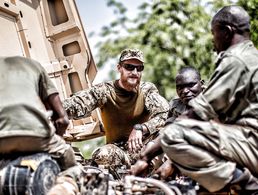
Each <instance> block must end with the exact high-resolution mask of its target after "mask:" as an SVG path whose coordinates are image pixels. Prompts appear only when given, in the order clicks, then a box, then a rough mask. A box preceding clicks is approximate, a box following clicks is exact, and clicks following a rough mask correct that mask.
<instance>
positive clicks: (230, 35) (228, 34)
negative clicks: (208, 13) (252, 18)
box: [225, 25, 235, 40]
mask: <svg viewBox="0 0 258 195" xmlns="http://www.w3.org/2000/svg"><path fill="white" fill-rule="evenodd" d="M234 33H235V30H234V29H233V27H231V26H229V25H226V26H225V36H226V37H225V38H226V39H227V40H231V39H232V38H233V36H234Z"/></svg>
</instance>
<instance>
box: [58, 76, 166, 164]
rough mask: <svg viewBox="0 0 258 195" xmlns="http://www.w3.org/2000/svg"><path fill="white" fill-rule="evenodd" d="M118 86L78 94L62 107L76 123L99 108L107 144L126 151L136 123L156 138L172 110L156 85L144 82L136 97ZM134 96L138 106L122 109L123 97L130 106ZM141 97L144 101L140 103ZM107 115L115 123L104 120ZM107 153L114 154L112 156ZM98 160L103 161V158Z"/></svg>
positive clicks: (112, 84) (105, 85)
mask: <svg viewBox="0 0 258 195" xmlns="http://www.w3.org/2000/svg"><path fill="white" fill-rule="evenodd" d="M117 82H118V81H108V82H103V83H100V84H98V85H95V86H93V87H92V88H90V89H88V90H84V91H81V92H78V93H76V94H75V95H74V96H72V97H71V98H68V99H66V100H65V101H64V102H63V106H64V108H65V110H66V111H67V113H68V116H69V117H70V118H74V119H78V118H82V117H85V116H89V115H90V113H91V112H92V111H93V110H94V109H96V108H100V109H101V114H102V119H103V118H104V119H103V123H104V128H105V132H106V137H107V143H108V144H113V143H116V144H118V145H119V147H120V148H121V147H122V146H123V147H124V148H125V151H126V145H125V143H126V142H127V140H128V138H129V135H130V132H131V130H132V129H133V125H134V124H137V123H140V124H143V125H145V126H146V127H147V128H148V130H149V132H150V135H154V134H156V132H157V131H158V127H161V126H163V125H164V123H165V120H166V118H167V112H168V108H169V106H168V103H167V101H166V100H165V99H164V98H163V97H162V96H160V95H159V93H158V90H157V88H156V87H155V86H154V84H152V83H150V82H141V83H140V85H139V92H138V94H135V95H132V94H127V93H128V92H125V91H122V90H120V89H118V87H117V85H116V83H117ZM134 96H136V100H134V101H135V104H134V103H133V104H132V105H130V108H127V107H123V104H124V102H123V101H124V99H122V101H120V100H119V99H120V98H121V97H128V98H129V99H128V100H126V101H127V102H129V103H130V101H131V99H133V98H134ZM131 97H132V98H131ZM140 97H141V98H142V99H140V101H138V99H139V98H140ZM130 98H131V99H130ZM134 99H135V98H134ZM119 101H120V102H119ZM139 102H140V103H139ZM138 103H139V104H142V108H141V106H137V105H136V104H138ZM110 106H111V109H110ZM139 107H140V108H139ZM106 109H109V110H108V111H109V112H108V113H106V111H107V110H106ZM112 109H113V110H112ZM127 109H131V111H130V112H128V113H123V114H120V112H127ZM112 111H113V112H112ZM135 113H137V115H135V116H133V114H135ZM105 114H106V115H105ZM103 115H104V117H103ZM107 115H108V116H109V115H114V117H113V119H109V120H105V117H108V116H107ZM131 115H132V116H131ZM109 117H110V116H109ZM110 125H111V127H110ZM112 125H113V126H112ZM118 127H119V128H118ZM143 141H144V140H143ZM120 143H122V144H120ZM105 147H107V148H105ZM110 149H111V148H110V146H104V150H106V151H110ZM116 149H117V147H115V146H113V149H112V150H116ZM98 153H99V152H98ZM108 153H110V154H111V153H113V152H108ZM118 153H119V154H120V153H121V152H120V151H119V150H118ZM126 153H127V152H126ZM101 154H102V152H101ZM103 154H106V152H105V151H104V152H103ZM104 156H105V155H104ZM99 158H100V159H104V158H102V157H99ZM126 158H128V157H126ZM126 158H125V159H126ZM130 160H132V159H130ZM103 161H105V160H103ZM111 163H112V162H111Z"/></svg>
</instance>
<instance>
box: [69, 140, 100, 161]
mask: <svg viewBox="0 0 258 195" xmlns="http://www.w3.org/2000/svg"><path fill="white" fill-rule="evenodd" d="M104 144H105V139H104V137H99V138H95V139H91V140H86V141H82V142H73V144H72V145H73V146H74V147H77V148H80V151H81V153H82V155H83V157H84V158H85V159H90V158H91V154H92V152H93V151H94V150H95V149H96V148H98V147H100V146H103V145H104Z"/></svg>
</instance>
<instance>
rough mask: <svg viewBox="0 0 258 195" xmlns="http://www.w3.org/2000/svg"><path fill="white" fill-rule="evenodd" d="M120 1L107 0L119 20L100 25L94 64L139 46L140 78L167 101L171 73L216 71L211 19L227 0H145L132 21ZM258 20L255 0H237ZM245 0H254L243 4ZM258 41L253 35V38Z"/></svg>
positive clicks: (172, 79)
mask: <svg viewBox="0 0 258 195" xmlns="http://www.w3.org/2000/svg"><path fill="white" fill-rule="evenodd" d="M121 2H122V1H118V0H107V4H108V5H109V6H111V7H113V9H114V13H115V14H116V15H117V20H115V21H114V22H112V23H111V24H110V25H109V26H105V27H103V31H102V36H104V37H105V38H106V41H104V42H102V43H99V45H98V46H99V49H100V50H99V51H100V52H99V56H98V59H99V61H98V65H99V66H102V65H103V64H105V63H106V62H107V61H108V60H109V59H111V58H114V59H116V60H118V59H117V58H118V55H119V53H120V52H121V50H123V49H125V48H128V47H129V48H139V49H141V50H143V52H144V54H145V70H144V75H143V79H144V80H148V81H151V82H153V83H155V85H156V86H157V87H158V89H159V91H160V93H161V94H162V95H163V96H165V97H166V98H167V99H170V98H171V97H172V96H174V95H175V90H174V87H175V84H174V83H175V76H176V73H177V71H178V70H179V69H180V67H182V66H186V65H188V66H194V67H196V68H197V69H198V70H199V71H200V72H201V75H202V77H203V79H205V80H207V78H209V76H210V74H211V73H212V72H213V70H214V57H215V56H214V52H213V46H212V41H211V39H212V35H211V33H210V20H211V17H212V15H213V14H214V12H215V11H217V9H218V8H220V7H222V6H223V5H226V4H229V3H231V1H230V0H228V1H226V0H216V1H207V0H206V1H205V0H156V1H151V2H149V1H148V2H145V3H143V4H142V5H141V6H140V7H139V14H138V16H137V17H136V18H134V19H131V18H128V17H127V16H126V12H127V10H126V8H125V7H124V5H123V4H122V3H121ZM239 2H242V4H245V5H246V6H247V7H248V10H249V12H250V13H252V15H253V17H256V21H254V22H253V26H254V27H257V14H256V13H255V10H257V9H256V8H257V3H255V2H257V0H251V1H246V2H245V0H240V1H239ZM247 2H252V3H251V4H250V3H247ZM253 38H254V39H256V41H257V33H256V34H255V36H254V37H253Z"/></svg>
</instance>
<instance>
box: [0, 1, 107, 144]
mask: <svg viewBox="0 0 258 195" xmlns="http://www.w3.org/2000/svg"><path fill="white" fill-rule="evenodd" d="M0 24H1V28H0V35H1V36H0V55H1V56H13V55H20V56H25V57H29V58H33V59H36V60H37V61H39V62H40V63H41V64H42V65H43V66H44V67H45V69H46V70H47V72H48V74H49V76H50V77H51V78H52V80H53V81H54V83H55V85H56V87H57V88H58V90H59V93H60V97H61V98H62V99H64V98H67V97H69V96H71V95H72V94H73V93H75V92H77V91H79V90H82V89H86V88H89V87H90V86H91V83H92V81H93V80H94V78H95V76H96V73H97V67H96V65H95V63H94V60H93V57H92V53H91V50H90V47H89V44H88V40H87V37H86V34H85V31H84V28H83V26H82V22H81V18H80V16H79V14H78V10H77V7H76V1H74V0H0ZM101 135H103V131H102V128H101V121H100V117H99V114H98V110H96V111H94V112H93V113H92V115H91V116H90V117H87V118H84V119H82V120H76V121H71V124H70V126H69V130H68V133H67V134H66V137H65V138H66V139H67V140H70V141H81V140H85V139H89V138H94V137H97V136H101Z"/></svg>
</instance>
